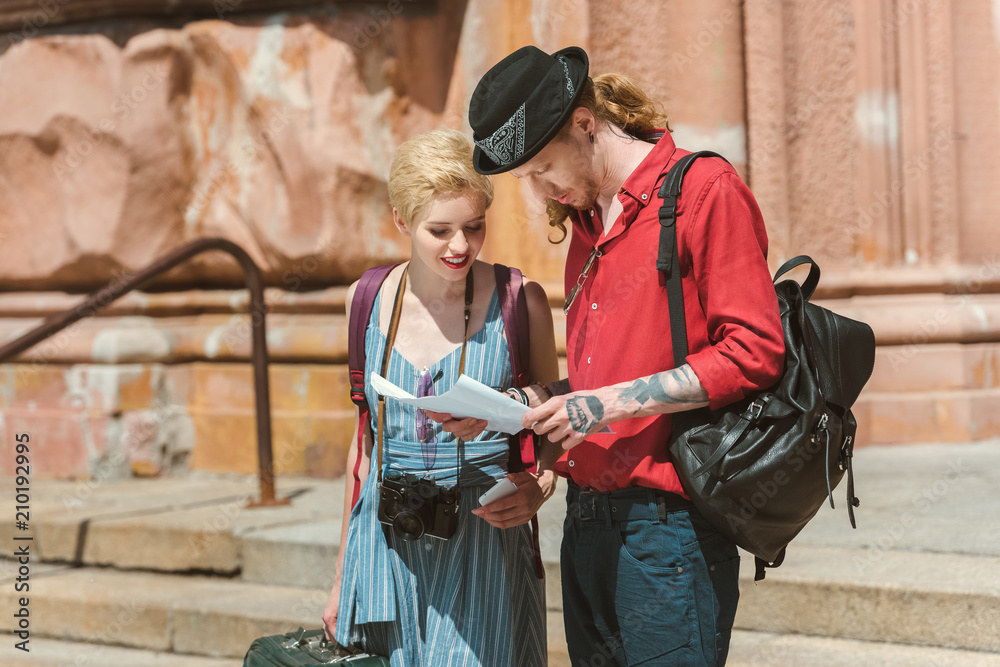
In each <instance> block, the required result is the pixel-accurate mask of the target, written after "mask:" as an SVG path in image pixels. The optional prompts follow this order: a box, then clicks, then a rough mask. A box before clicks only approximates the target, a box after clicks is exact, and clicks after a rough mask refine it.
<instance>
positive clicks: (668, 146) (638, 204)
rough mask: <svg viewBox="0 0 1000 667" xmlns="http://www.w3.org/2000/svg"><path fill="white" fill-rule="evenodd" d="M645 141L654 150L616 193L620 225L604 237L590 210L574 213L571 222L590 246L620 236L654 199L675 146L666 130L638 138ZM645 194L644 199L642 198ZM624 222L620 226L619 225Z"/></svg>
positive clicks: (571, 215)
mask: <svg viewBox="0 0 1000 667" xmlns="http://www.w3.org/2000/svg"><path fill="white" fill-rule="evenodd" d="M639 138H640V139H642V140H644V141H650V142H653V150H651V151H650V152H649V155H647V156H646V157H645V158H644V159H643V160H642V162H640V163H639V166H637V167H636V168H635V169H634V170H633V171H632V173H631V174H629V177H628V178H626V179H625V182H624V183H622V186H621V188H619V190H618V195H617V196H618V199H619V201H621V203H622V207H623V213H624V215H623V216H622V221H621V223H616V224H615V226H614V227H612V228H611V229H610V230H609V231H608V234H607V236H603V226H602V225H601V224H597V223H596V221H595V220H594V218H593V217H592V214H591V211H592V210H593V208H592V207H591V208H587V209H584V210H581V211H573V212H572V213H571V214H570V220H573V218H574V217H575V218H576V220H575V221H574V222H575V225H574V226H575V227H577V229H579V230H580V231H582V232H584V236H585V237H586V238H587V242H588V244H590V245H593V244H595V243H597V244H604V243H607V242H608V241H610V240H612V239H614V238H615V237H617V236H618V235H619V234H621V233H622V232H623V231H624V230H625V229H626V228H627V227H628V226H629V225H630V224H631V223H632V221H633V220H635V219H636V217H638V215H639V211H641V210H642V209H643V208H644V207H645V206H646V204H648V203H649V202H651V201H653V199H654V198H655V197H656V194H657V193H656V186H657V184H658V183H659V182H660V179H661V177H662V176H663V175H664V174H666V173H667V171H668V170H669V167H670V166H672V162H673V161H674V159H673V157H674V153H675V152H676V150H677V146H676V145H675V144H674V140H673V138H672V137H671V136H670V133H668V132H667V131H666V130H654V131H653V132H652V133H650V134H648V135H645V136H643V137H639ZM643 195H645V197H644V196H643ZM622 223H623V224H622Z"/></svg>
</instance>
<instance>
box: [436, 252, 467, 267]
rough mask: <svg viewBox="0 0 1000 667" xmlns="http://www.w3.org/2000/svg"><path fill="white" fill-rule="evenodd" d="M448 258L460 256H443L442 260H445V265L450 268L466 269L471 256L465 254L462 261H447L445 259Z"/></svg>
mask: <svg viewBox="0 0 1000 667" xmlns="http://www.w3.org/2000/svg"><path fill="white" fill-rule="evenodd" d="M448 259H458V258H457V257H442V258H441V261H442V262H444V265H445V266H447V267H448V268H449V269H464V268H465V266H466V264H468V263H469V256H468V255H465V256H463V257H462V261H461V262H448V261H445V260H448Z"/></svg>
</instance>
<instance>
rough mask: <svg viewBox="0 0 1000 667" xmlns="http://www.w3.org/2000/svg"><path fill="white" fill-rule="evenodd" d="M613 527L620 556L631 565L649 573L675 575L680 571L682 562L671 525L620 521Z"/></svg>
mask: <svg viewBox="0 0 1000 667" xmlns="http://www.w3.org/2000/svg"><path fill="white" fill-rule="evenodd" d="M617 527H618V537H619V538H620V540H621V554H620V555H621V557H622V558H623V559H624V560H625V561H627V562H629V563H630V564H631V565H634V566H635V567H638V568H641V569H645V570H649V571H651V572H675V571H677V568H683V565H684V560H685V559H684V555H683V553H682V552H681V547H680V539H679V538H678V535H677V530H676V526H675V525H674V524H673V523H672V522H668V523H652V522H650V521H622V522H620V523H618V524H617Z"/></svg>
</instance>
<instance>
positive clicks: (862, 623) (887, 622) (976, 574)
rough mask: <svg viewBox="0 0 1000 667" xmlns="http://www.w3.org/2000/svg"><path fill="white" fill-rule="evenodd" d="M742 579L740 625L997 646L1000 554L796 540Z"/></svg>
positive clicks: (748, 563) (745, 566)
mask: <svg viewBox="0 0 1000 667" xmlns="http://www.w3.org/2000/svg"><path fill="white" fill-rule="evenodd" d="M740 579H741V581H740V590H741V596H740V605H739V609H738V612H737V615H736V627H737V628H741V629H745V630H755V631H761V632H775V633H803V634H809V635H818V636H825V637H835V638H843V639H857V640H865V641H884V642H896V643H901V644H921V645H929V646H941V647H946V648H958V649H968V650H972V651H994V652H1000V558H997V557H995V556H970V555H959V554H946V553H913V552H904V551H883V550H878V549H838V548H833V547H805V546H801V547H800V546H792V547H789V551H788V555H787V557H786V560H785V563H784V564H783V565H782V566H781V567H780V568H778V569H775V570H771V571H769V572H768V574H767V577H766V579H765V580H764V581H762V582H759V583H757V584H755V583H754V582H753V559H752V558H750V557H747V556H746V555H745V554H744V558H743V559H742V568H741V576H740Z"/></svg>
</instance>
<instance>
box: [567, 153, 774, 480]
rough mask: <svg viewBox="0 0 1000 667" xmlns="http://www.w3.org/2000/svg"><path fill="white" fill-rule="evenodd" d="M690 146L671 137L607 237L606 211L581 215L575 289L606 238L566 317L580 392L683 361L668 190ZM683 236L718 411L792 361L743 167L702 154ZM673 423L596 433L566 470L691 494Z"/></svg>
mask: <svg viewBox="0 0 1000 667" xmlns="http://www.w3.org/2000/svg"><path fill="white" fill-rule="evenodd" d="M687 154H688V151H683V150H680V149H678V148H677V147H676V146H675V145H674V142H673V139H672V138H671V137H670V135H669V134H664V135H663V137H662V138H661V139H660V140H659V141H658V142H657V143H656V145H655V146H654V147H653V150H652V151H651V152H650V153H649V155H648V156H646V158H645V159H644V160H643V161H642V163H641V164H640V165H639V166H638V167H637V168H636V169H635V171H633V172H632V174H631V175H630V176H629V177H628V180H626V181H625V183H624V185H623V186H622V188H621V189H620V190H619V192H618V199H619V201H620V202H621V203H622V205H623V207H624V211H623V213H622V214H621V216H620V217H619V218H618V220H616V221H615V224H614V226H613V227H612V228H611V229H610V230H609V231H608V233H607V235H606V236H605V235H604V233H603V223H602V222H601V220H600V219H598V214H597V211H596V210H595V209H589V210H586V211H579V212H575V213H574V214H573V216H572V220H573V234H572V240H571V242H570V247H569V254H568V257H567V259H566V279H565V280H566V293H567V294H568V293H569V290H570V288H571V287H572V286H573V285H575V284H576V282H577V278H578V276H579V275H580V271H581V269H582V268H583V265H584V262H586V260H587V257H588V256H589V255H590V253H591V251H592V250H593V248H594V247H595V245H596V246H598V247H599V249H600V252H601V255H600V256H599V257H598V258H597V260H596V261H595V262H594V264H593V266H592V268H591V271H590V275H589V277H588V278H587V281H586V283H585V284H584V286H583V288H582V289H581V290H580V293H579V294H578V295H577V298H576V301H575V302H574V304H573V307H572V308H571V309H570V311H569V314H568V316H567V320H566V332H567V337H566V356H567V361H568V366H569V382H570V387H571V388H572V390H573V391H581V390H587V389H597V388H599V387H605V386H608V385H613V384H617V383H619V382H625V381H629V380H635V379H637V378H641V377H645V376H647V375H652V374H653V373H658V372H661V371H666V370H670V369H672V368H674V356H673V355H674V353H673V349H672V345H671V342H670V315H669V312H668V308H667V290H666V284H665V278H664V275H663V273H662V272H659V271H657V270H656V253H657V249H658V247H659V235H660V223H659V217H658V210H659V207H660V201H661V200H660V198H659V196H658V195H657V193H658V191H659V187H660V185H661V183H662V181H663V178H664V176H665V175H666V173H667V171H668V170H669V169H670V167H671V166H673V164H674V163H675V162H676V161H677V160H678V159H680V158H681V157H682V156H684V155H687ZM677 234H678V243H679V245H678V251H679V254H680V270H681V285H682V288H683V290H684V308H685V320H686V323H687V331H688V349H689V352H690V354H689V355H688V357H687V363H688V364H689V365H690V366H691V368H692V369H693V370H694V372H695V374H696V375H697V376H698V378H699V380H701V383H702V385H703V386H704V387H705V389H706V390H707V392H708V396H709V400H710V401H711V406H710V407H711V408H712V409H717V408H720V407H722V406H724V405H727V404H729V403H732V402H735V401H738V400H740V399H742V398H743V397H744V396H745V395H746V394H747V393H748V392H751V391H753V390H756V389H762V388H766V387H769V386H771V385H772V384H774V382H775V381H776V380H777V378H778V377H779V376H780V374H781V370H782V367H783V363H784V349H785V347H784V336H783V333H782V328H781V320H780V317H779V315H778V300H777V297H776V296H775V292H774V287H773V284H772V281H771V274H770V270H769V269H768V266H767V261H766V255H767V233H766V232H765V229H764V221H763V219H762V218H761V214H760V210H759V208H758V207H757V202H756V200H755V199H754V197H753V195H752V194H751V193H750V190H749V188H747V186H746V185H745V184H744V183H743V181H742V180H741V179H740V177H739V176H738V175H737V174H736V172H735V171H734V170H733V168H732V167H731V166H729V164H727V163H726V162H725V161H723V160H719V159H717V158H701V159H699V160H696V161H695V162H694V164H693V165H692V166H691V169H690V170H689V171H688V172H687V174H686V175H685V177H684V185H683V189H682V192H681V196H680V199H679V202H678V207H677ZM670 424H671V416H670V415H655V416H652V417H642V418H634V419H626V420H623V421H620V422H616V423H614V424H612V425H611V428H612V430H613V431H614V433H604V434H595V435H592V436H590V437H589V438H587V440H585V441H584V442H583V443H581V444H579V445H577V446H576V447H574V448H573V449H571V450H570V451H569V452H567V453H566V454H565V455H564V456H563V457H562V458H561V459H560V460H559V462H558V463H557V464H556V471H557V472H558V473H560V474H562V475H564V476H568V477H571V478H572V479H573V480H574V481H575V482H576V483H577V484H579V485H580V486H583V487H590V488H593V489H596V490H600V491H612V490H615V489H620V488H624V487H629V486H647V487H652V488H657V489H664V490H666V491H673V492H675V493H679V494H681V495H684V492H683V489H682V487H681V484H680V481H679V480H678V478H677V473H676V472H675V471H674V466H673V464H672V463H670V462H669V454H668V452H667V439H668V435H669V433H670Z"/></svg>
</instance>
